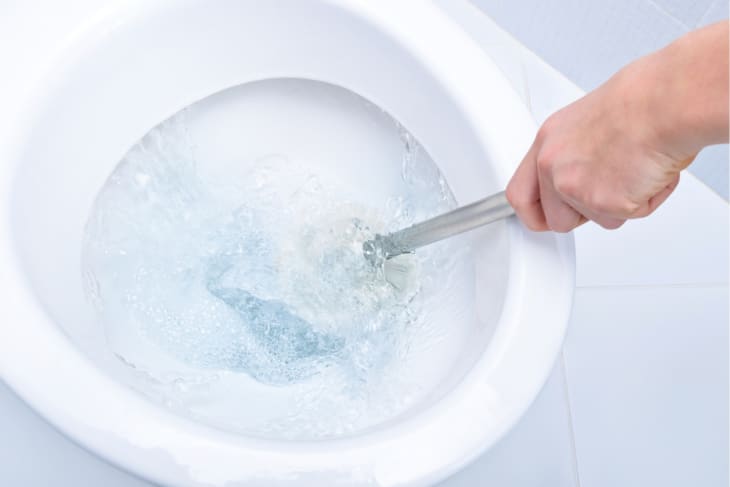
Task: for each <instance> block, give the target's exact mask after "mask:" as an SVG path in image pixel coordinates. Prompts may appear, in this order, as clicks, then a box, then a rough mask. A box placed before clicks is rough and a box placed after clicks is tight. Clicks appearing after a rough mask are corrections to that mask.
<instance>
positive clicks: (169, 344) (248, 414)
mask: <svg viewBox="0 0 730 487" xmlns="http://www.w3.org/2000/svg"><path fill="white" fill-rule="evenodd" d="M396 129H397V130H399V131H400V136H401V140H402V146H403V151H402V155H401V160H400V161H397V162H398V163H399V164H400V165H401V167H402V178H403V181H404V182H405V183H406V184H405V187H406V188H409V189H408V190H407V191H406V192H404V193H402V194H399V195H398V196H395V197H393V198H391V199H390V200H389V201H388V202H387V204H386V205H385V206H384V207H375V206H372V207H371V206H368V205H367V204H366V203H363V202H361V201H354V200H353V199H351V198H349V197H348V192H347V190H346V188H342V187H341V185H340V184H339V183H338V181H336V180H332V179H329V178H328V176H327V175H326V174H321V173H317V172H313V171H312V169H311V167H310V166H308V165H307V164H303V163H301V162H300V161H297V160H295V159H292V158H290V157H288V156H286V155H282V154H276V153H272V154H263V155H260V156H259V157H257V158H256V160H255V161H248V163H247V164H242V169H241V171H240V172H238V173H237V174H235V175H230V174H229V175H224V177H221V175H220V174H212V173H207V172H206V171H205V170H203V169H202V168H203V166H204V165H205V161H202V160H199V159H198V156H197V154H196V150H195V145H194V142H193V141H191V139H190V136H189V134H188V131H187V126H186V114H185V112H182V113H181V114H179V115H177V116H175V117H173V118H172V119H170V120H168V121H166V122H164V123H162V124H161V125H159V126H158V127H156V128H155V129H153V130H152V131H151V132H150V133H148V134H147V135H146V136H145V137H144V138H143V139H142V140H141V141H140V142H139V143H138V144H137V145H136V146H135V147H133V148H132V149H131V150H130V151H129V152H128V154H127V155H126V156H125V157H124V159H123V160H122V161H121V162H120V163H119V165H118V166H117V168H116V170H115V171H114V172H113V174H112V175H111V176H110V178H109V180H108V181H107V184H106V185H105V186H104V188H102V190H101V191H100V193H99V195H98V197H97V200H96V202H95V205H94V207H93V209H92V211H91V214H90V218H89V222H88V224H87V234H86V241H85V248H84V250H83V261H84V273H85V277H86V279H85V282H87V284H88V286H87V287H88V289H87V294H88V295H89V299H90V301H91V302H92V303H93V304H94V306H95V307H96V310H97V312H98V316H99V320H100V323H101V325H102V326H104V328H105V330H106V332H107V336H108V339H109V340H108V341H109V345H110V347H111V349H112V351H113V352H114V353H115V354H116V355H117V356H119V358H120V359H121V360H123V361H124V362H125V363H126V364H128V365H129V366H131V367H133V368H134V369H135V371H136V372H137V373H139V374H141V375H143V376H144V377H146V380H147V382H148V384H149V386H150V387H149V388H147V389H146V390H145V387H141V388H140V389H142V392H145V393H147V394H148V395H150V396H157V397H159V398H161V399H162V400H163V401H164V402H165V403H166V404H168V405H169V406H170V407H174V408H176V409H179V410H181V411H183V412H185V413H186V414H188V415H190V416H192V417H194V418H196V419H201V420H203V421H206V422H208V423H211V424H214V425H216V426H220V427H223V428H226V429H231V430H234V431H239V432H242V433H246V434H251V435H257V436H263V437H273V438H281V437H284V438H326V437H333V436H342V435H346V434H349V433H352V432H356V431H359V430H362V429H365V428H368V427H370V426H373V425H376V424H378V423H381V422H383V421H386V420H388V419H389V418H392V417H394V416H395V415H397V414H398V413H400V412H402V411H404V410H405V409H407V408H408V407H409V406H410V405H411V404H412V402H413V401H415V400H416V398H417V397H418V395H419V394H423V393H426V392H427V391H424V390H423V384H422V383H421V382H422V379H419V378H418V377H419V375H420V372H419V373H418V374H416V373H414V372H413V370H412V369H410V368H411V367H418V365H417V363H418V362H419V361H424V360H428V357H427V355H428V351H427V350H428V348H429V347H431V346H432V345H433V343H434V342H436V341H438V340H439V337H440V336H442V335H443V330H441V331H436V329H435V325H434V324H433V323H432V321H433V320H432V317H431V315H432V314H433V308H434V303H444V302H448V301H449V299H451V296H452V295H459V294H463V293H461V292H457V291H455V289H454V288H455V287H458V285H459V284H458V283H459V282H461V281H460V280H459V279H456V277H455V276H456V275H457V274H459V273H460V272H462V270H463V269H465V268H466V267H467V263H466V257H465V251H463V249H462V250H459V249H455V248H451V247H449V244H448V243H445V244H443V245H440V246H434V247H433V248H431V249H428V250H425V251H424V252H419V253H418V254H417V255H407V256H403V257H402V258H403V259H404V262H403V264H404V265H406V266H407V267H408V269H409V271H408V274H407V279H406V281H405V282H401V283H399V285H398V286H394V285H393V284H392V282H390V281H389V279H388V278H387V277H388V276H385V275H384V274H383V270H382V269H380V268H375V267H373V266H372V265H370V264H369V263H368V262H367V261H366V260H365V259H364V258H363V255H362V243H363V241H365V240H367V239H369V238H372V237H373V235H374V234H375V233H376V232H384V231H387V230H389V229H393V228H400V227H403V226H406V225H408V224H410V223H412V222H413V221H415V220H417V219H420V218H423V217H424V216H429V215H432V214H436V213H439V212H442V211H444V210H447V209H450V208H452V207H453V206H454V205H455V202H454V198H453V196H452V195H451V192H450V191H449V189H448V186H447V185H446V183H445V182H444V180H443V178H442V176H441V174H440V173H439V172H438V170H437V169H436V167H435V165H433V163H432V162H431V161H430V160H429V159H428V158H427V157H425V156H424V154H423V149H422V147H420V145H419V144H418V143H417V141H415V139H414V138H413V137H412V136H411V135H410V134H408V133H407V132H406V131H405V130H404V129H402V128H400V127H396ZM455 282H456V283H457V284H454V283H455ZM462 312H463V313H469V312H470V311H469V310H465V309H464V310H462ZM432 359H433V357H432ZM217 401H219V403H217Z"/></svg>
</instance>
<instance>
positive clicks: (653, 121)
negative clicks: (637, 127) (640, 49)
mask: <svg viewBox="0 0 730 487" xmlns="http://www.w3.org/2000/svg"><path fill="white" fill-rule="evenodd" d="M617 77H619V78H621V80H622V83H623V84H624V86H625V90H626V91H627V99H628V100H634V103H635V104H636V107H634V108H633V109H634V110H636V111H637V116H638V117H639V118H640V119H641V120H643V121H644V123H645V124H646V125H647V128H648V129H649V130H651V132H652V137H653V138H654V140H655V141H656V147H658V148H660V149H661V150H662V151H666V155H668V156H671V157H673V158H675V159H677V160H687V159H688V158H691V157H692V156H694V155H695V154H696V153H697V152H699V151H700V150H701V149H702V148H703V147H705V146H707V145H711V144H719V143H727V142H728V22H727V21H723V22H719V23H717V24H713V25H710V26H708V27H705V28H703V29H700V30H697V31H694V32H691V33H689V34H687V35H686V36H684V37H681V38H680V39H678V40H676V41H675V42H673V43H672V44H670V45H668V46H667V47H665V48H664V49H661V50H659V51H657V52H655V53H653V54H650V55H648V56H646V57H644V58H642V59H639V60H637V61H635V62H634V63H632V64H630V65H628V66H627V67H626V68H624V69H623V70H622V71H621V72H619V74H618V75H617Z"/></svg>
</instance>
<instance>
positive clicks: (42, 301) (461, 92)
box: [0, 0, 574, 486]
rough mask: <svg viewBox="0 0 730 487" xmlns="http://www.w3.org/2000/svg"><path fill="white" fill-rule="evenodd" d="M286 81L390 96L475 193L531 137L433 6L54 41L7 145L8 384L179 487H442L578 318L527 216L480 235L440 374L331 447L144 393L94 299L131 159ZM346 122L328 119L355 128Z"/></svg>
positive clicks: (319, 0) (567, 277) (490, 187)
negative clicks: (100, 254) (196, 415)
mask: <svg viewBox="0 0 730 487" xmlns="http://www.w3.org/2000/svg"><path fill="white" fill-rule="evenodd" d="M280 78H286V79H290V78H293V79H304V80H316V81H320V82H324V83H329V84H331V85H335V86H339V87H343V88H345V89H347V90H349V91H351V92H354V93H356V94H358V95H360V96H361V97H363V98H365V99H367V100H369V101H371V102H373V103H374V104H376V105H378V106H379V107H381V108H382V109H383V110H385V111H386V112H387V113H389V114H390V115H392V116H393V118H395V119H396V120H398V122H399V123H400V124H402V125H403V126H404V127H406V128H407V129H408V130H409V131H410V133H412V134H413V135H414V136H415V137H416V138H417V139H418V140H419V141H420V142H421V143H422V144H423V146H424V147H425V148H426V150H427V151H428V153H429V154H430V156H431V157H432V159H433V160H434V161H435V162H436V164H437V165H438V166H439V168H440V169H441V171H442V173H443V175H444V177H445V178H446V180H447V182H448V184H449V186H450V188H451V190H452V191H453V193H454V195H455V197H456V199H457V201H458V202H459V203H460V204H464V203H468V202H470V201H472V200H475V199H477V198H480V197H483V196H484V195H487V194H489V193H492V192H495V191H498V190H499V189H502V188H504V187H505V185H506V183H507V181H508V180H509V177H510V175H511V174H512V171H513V170H514V168H515V165H516V164H517V162H519V160H520V158H521V157H522V155H523V153H524V151H525V150H526V149H527V147H528V146H529V144H530V142H531V140H532V137H533V136H534V131H535V126H534V124H533V122H532V120H531V119H530V117H529V115H528V113H527V111H526V109H525V108H524V106H523V105H522V103H521V101H520V100H519V98H518V96H517V95H516V94H515V93H514V92H513V91H512V88H511V87H510V85H509V84H508V83H507V81H506V80H505V79H504V78H503V77H502V75H501V74H500V72H499V71H498V70H497V68H496V67H495V66H494V65H493V64H492V63H491V61H490V60H489V59H488V58H486V57H485V55H484V54H483V52H482V51H481V50H480V49H479V48H478V47H477V46H476V45H475V44H474V43H473V42H472V41H471V40H470V39H469V38H468V37H467V36H466V35H465V34H464V33H463V32H462V31H460V29H459V28H458V26H456V25H455V24H454V23H453V22H452V21H451V20H450V19H449V18H447V17H446V16H445V15H444V14H443V13H442V12H441V11H439V10H438V9H437V8H435V7H434V6H432V5H431V4H430V3H427V2H385V1H383V2H372V1H365V0H350V1H345V0H339V1H338V0H306V1H303V0H271V1H267V2H261V1H257V0H220V1H217V2H203V1H201V0H183V1H174V2H173V1H163V2H155V3H154V4H150V3H149V2H141V1H140V2H127V3H126V4H123V5H122V6H119V7H116V8H113V9H112V8H110V9H108V10H107V11H105V15H104V16H102V17H99V18H97V19H96V21H95V23H93V24H89V25H88V26H87V27H86V30H85V31H84V32H81V33H79V35H78V36H76V38H75V41H74V42H73V43H72V44H70V45H68V46H66V47H65V48H64V49H62V50H59V54H58V57H57V59H56V62H55V63H54V65H53V68H52V69H51V70H50V71H49V72H48V73H47V75H46V76H45V77H44V78H43V79H41V80H40V81H39V83H38V85H37V86H35V87H34V89H33V90H32V96H30V97H29V98H28V99H27V100H25V102H24V110H23V114H22V118H21V120H19V122H18V124H17V125H16V131H15V133H14V134H12V136H11V137H8V138H6V143H5V144H4V145H2V146H0V155H1V156H2V158H1V159H0V160H2V161H3V163H2V165H1V166H0V195H2V200H0V269H2V271H1V272H0V289H2V290H3V294H4V296H3V300H4V303H5V306H4V311H3V316H2V320H0V376H1V377H2V379H4V380H5V381H6V382H7V383H8V384H9V385H10V386H11V387H12V388H13V389H14V390H15V391H16V392H17V393H18V394H19V395H20V396H21V397H23V398H24V399H25V400H26V401H27V402H28V403H29V404H30V405H31V406H32V407H34V408H35V409H36V410H37V411H38V412H39V413H41V414H42V415H43V416H44V417H46V418H47V419H48V420H49V421H51V422H52V423H53V424H55V425H56V426H57V427H58V428H60V429H61V430H62V431H64V432H65V433H66V434H67V435H69V436H70V437H71V438H73V439H75V440H76V441H78V442H79V443H81V444H82V445H84V446H85V447H87V448H89V449H90V450H91V451H94V452H95V453H98V454H99V455H101V456H103V457H105V458H106V459H108V460H109V461H111V462H113V463H115V464H117V465H120V466H122V467H124V468H126V469H129V470H130V471H132V472H135V473H137V474H139V475H142V476H144V477H147V478H149V479H151V480H153V481H155V482H159V483H163V484H165V485H185V486H187V485H190V486H209V485H215V486H217V485H221V486H223V485H225V486H239V485H241V486H244V485H245V486H249V485H256V486H258V485H260V486H275V485H302V486H320V485H321V486H324V485H347V486H353V485H363V486H371V485H372V486H395V485H408V486H411V485H412V486H420V485H431V484H433V483H435V482H437V481H439V480H441V479H443V478H445V477H446V476H447V475H449V474H450V473H452V472H454V471H456V470H457V469H459V468H460V467H462V466H463V465H464V464H465V463H466V462H468V461H470V460H471V459H473V458H474V457H475V456H477V455H478V454H480V453H481V452H483V451H484V450H486V449H487V448H489V447H491V446H492V445H493V444H494V443H495V442H497V441H498V440H499V439H500V438H501V436H502V435H504V434H505V432H507V431H508V430H509V429H510V428H511V427H512V426H513V425H514V424H515V423H516V422H517V420H518V419H519V418H520V416H521V415H522V414H523V413H524V411H525V410H526V409H527V407H528V406H529V405H530V403H531V402H532V400H533V399H534V398H535V396H536V395H537V393H538V391H539V390H540V388H541V387H542V385H543V383H544V381H545V380H546V378H547V376H548V374H549V372H550V371H551V369H552V366H553V362H554V360H555V358H556V356H557V354H558V352H559V349H560V346H561V343H562V339H563V337H564V334H565V329H566V325H567V321H568V316H569V312H570V306H571V299H572V291H573V286H574V250H573V244H572V238H571V237H570V236H562V235H555V234H534V233H531V232H529V231H527V230H525V228H524V227H522V226H521V225H520V224H519V222H517V221H516V220H510V221H507V222H504V223H502V224H499V225H496V226H494V227H493V228H491V229H485V230H484V231H482V232H481V233H479V232H476V233H475V234H474V235H473V236H472V238H474V239H476V241H477V243H478V244H479V250H478V251H477V252H476V254H475V255H476V258H475V259H474V272H475V276H476V277H475V279H474V286H473V287H474V289H473V293H474V296H475V298H476V299H477V301H478V303H479V306H478V308H479V309H483V310H485V311H484V312H483V313H481V314H480V315H479V320H478V322H477V323H475V324H474V325H473V327H472V328H470V329H469V331H470V333H471V335H469V339H468V340H466V341H464V342H463V343H462V344H461V347H462V349H461V350H458V353H456V354H455V355H454V357H451V358H449V359H448V361H447V362H448V363H446V364H443V367H441V366H440V365H442V364H440V363H439V362H438V360H439V357H434V362H435V364H436V365H435V367H436V368H439V369H443V376H442V377H439V378H438V380H437V381H436V382H437V383H436V384H434V386H433V388H432V390H431V391H430V393H429V394H427V395H425V396H424V398H423V399H422V400H420V401H419V402H418V404H416V405H415V406H413V407H412V408H410V409H409V410H408V411H407V412H406V413H404V414H401V415H399V416H398V417H397V418H395V419H394V420H392V421H389V422H387V423H383V424H380V425H377V426H376V427H373V428H371V429H368V430H366V431H362V432H358V433H357V434H354V435H350V436H347V437H342V438H333V439H326V440H319V441H283V440H275V439H266V438H258V437H256V438H254V437H251V436H246V435H243V434H240V433H235V432H233V431H226V430H224V429H221V428H213V427H210V426H208V425H206V424H202V423H198V422H195V421H192V420H190V419H188V418H185V417H182V416H180V415H178V414H176V413H175V412H173V411H172V410H169V409H166V408H165V407H163V406H161V405H158V404H156V403H154V402H152V401H150V400H148V399H146V398H144V397H142V396H140V395H139V394H137V393H136V392H135V391H134V390H133V389H132V388H130V387H129V381H128V378H127V377H125V376H124V372H123V371H120V370H121V367H120V364H119V363H118V362H117V361H115V360H114V357H113V356H112V355H111V354H110V353H109V351H108V349H107V347H106V346H105V344H104V341H103V333H102V332H101V330H100V326H99V325H98V324H97V323H96V321H95V317H94V314H93V312H92V310H91V307H90V306H89V303H88V302H87V301H86V299H85V297H84V292H83V289H84V286H83V283H82V272H81V249H82V241H83V236H84V225H85V223H86V220H87V217H88V215H89V211H90V208H91V207H92V205H93V202H94V198H95V196H96V194H97V193H98V191H99V189H100V188H101V187H102V186H103V184H104V182H105V180H106V179H107V178H108V176H109V175H110V173H111V172H112V170H113V169H114V167H115V165H116V164H117V163H118V162H119V160H120V159H121V158H122V157H123V156H124V154H125V153H126V151H127V150H128V149H129V148H130V147H131V146H132V145H134V144H135V143H136V142H137V141H138V140H139V139H140V138H141V137H142V136H144V135H145V133H147V132H148V131H149V130H150V129H151V128H152V127H154V126H156V125H157V124H158V123H160V122H161V121H163V120H165V119H167V118H168V117H170V116H172V115H173V114H175V113H177V112H178V111H180V110H181V109H183V108H185V107H187V106H189V105H191V104H193V103H195V102H197V101H199V100H202V99H205V98H206V97H209V96H210V95H213V94H216V93H219V92H221V91H223V90H227V89H229V88H232V87H236V86H239V85H242V84H246V83H251V82H254V81H262V80H263V81H262V82H263V83H265V82H266V81H265V80H275V79H280ZM263 109H266V108H265V107H264V108H263ZM338 116H342V117H344V118H337V117H334V118H333V117H330V116H325V115H323V116H322V119H323V120H325V122H321V121H320V122H319V123H322V124H323V125H322V126H323V127H329V128H327V130H329V129H333V127H336V126H337V125H343V124H347V123H348V122H347V120H348V119H347V114H345V115H342V114H340V115H338ZM353 117H355V115H353ZM327 120H328V121H327ZM352 123H353V124H356V123H358V122H357V120H356V119H355V118H353V119H352ZM328 124H329V125H328ZM360 129H363V127H360ZM310 130H311V127H310ZM353 130H355V129H353ZM363 130H364V129H363ZM272 140H273V141H274V142H271V143H274V144H275V139H272ZM282 143H284V142H282ZM386 145H387V144H386ZM383 150H387V148H386V149H383ZM378 154H379V153H378V152H377V150H375V149H374V152H372V153H361V154H359V155H358V156H357V157H359V158H360V160H358V159H357V157H353V159H352V160H351V161H350V162H351V164H352V165H353V171H352V173H353V174H357V175H355V176H353V181H355V182H354V183H353V184H358V183H359V184H360V185H361V187H360V189H362V188H368V187H372V188H375V187H376V186H377V184H378V181H377V179H373V180H372V181H368V180H366V179H364V178H363V173H357V171H354V167H355V166H356V165H358V164H360V165H361V164H362V163H363V161H367V158H368V157H371V158H372V157H378ZM369 185H370V186H369ZM364 192H365V193H366V192H367V191H366V190H364ZM443 326H445V327H448V326H450V324H449V323H447V322H445V323H444V324H443ZM423 373H432V372H429V371H425V370H424V371H423Z"/></svg>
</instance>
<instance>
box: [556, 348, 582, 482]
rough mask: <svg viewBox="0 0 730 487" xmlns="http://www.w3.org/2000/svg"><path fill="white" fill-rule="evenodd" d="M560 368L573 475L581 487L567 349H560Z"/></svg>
mask: <svg viewBox="0 0 730 487" xmlns="http://www.w3.org/2000/svg"><path fill="white" fill-rule="evenodd" d="M560 368H561V369H562V372H563V373H562V374H561V375H562V376H563V395H564V397H565V405H566V409H567V411H568V428H569V429H570V449H571V453H572V454H573V473H574V475H575V485H576V487H581V482H580V470H579V468H578V447H577V445H576V441H575V426H574V425H573V408H572V406H571V403H570V390H569V387H568V367H567V365H566V363H565V348H564V347H563V348H561V349H560Z"/></svg>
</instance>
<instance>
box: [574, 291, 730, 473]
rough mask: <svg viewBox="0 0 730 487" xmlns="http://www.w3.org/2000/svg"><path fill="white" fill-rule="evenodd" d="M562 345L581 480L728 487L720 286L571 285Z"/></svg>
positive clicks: (724, 312) (724, 317) (724, 303)
mask: <svg viewBox="0 0 730 487" xmlns="http://www.w3.org/2000/svg"><path fill="white" fill-rule="evenodd" d="M572 323H573V325H572V327H571V331H570V334H569V337H568V340H567V342H566V345H565V358H566V366H567V377H568V384H569V387H568V388H569V396H570V402H571V411H572V414H573V427H574V434H575V442H576V449H577V457H578V473H579V475H580V481H581V486H583V487H616V486H621V487H648V486H661V487H688V486H702V487H727V485H728V350H727V346H728V345H727V344H728V287H727V286H726V285H722V286H665V287H638V288H637V287H635V288H632V287H622V288H611V289H606V288H599V289H579V290H578V291H577V293H576V301H575V307H574V311H573V318H572Z"/></svg>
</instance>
